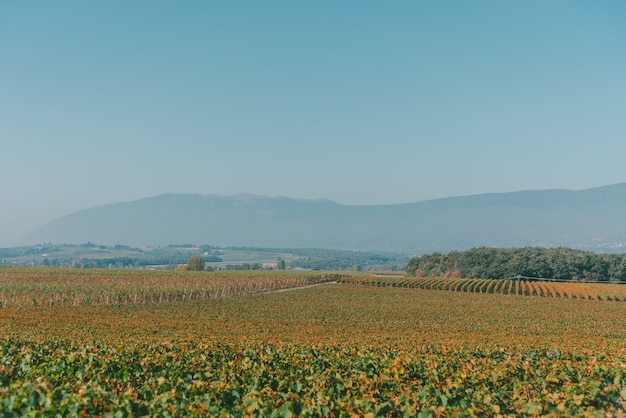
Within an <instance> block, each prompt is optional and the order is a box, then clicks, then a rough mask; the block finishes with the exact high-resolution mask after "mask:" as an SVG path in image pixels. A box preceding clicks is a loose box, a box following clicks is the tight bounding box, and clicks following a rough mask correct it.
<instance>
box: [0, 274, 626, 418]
mask: <svg viewBox="0 0 626 418" xmlns="http://www.w3.org/2000/svg"><path fill="white" fill-rule="evenodd" d="M17 270H19V269H17ZM12 271H13V270H12ZM63 272H64V271H60V273H63ZM5 273H6V271H5ZM83 273H84V272H83ZM309 273H310V272H309ZM12 274H14V273H12ZM94 274H95V273H94ZM116 274H119V276H115V277H114V278H113V279H111V277H109V278H108V282H107V280H104V279H103V278H102V277H100V276H97V275H96V276H93V277H91V278H90V277H78V276H77V277H74V279H72V277H71V276H68V275H66V274H59V277H58V278H57V279H54V280H53V279H50V278H47V279H45V278H44V277H42V276H41V272H40V270H22V276H20V277H19V280H16V277H15V276H14V275H13V276H11V274H5V276H1V277H0V283H3V282H4V285H5V289H8V290H7V291H10V289H9V285H7V283H8V281H9V276H11V277H12V279H13V281H12V282H11V283H12V284H11V286H18V284H19V285H20V286H23V287H25V288H26V290H27V291H29V292H32V291H33V289H32V288H30V287H28V285H27V284H28V283H37V282H39V283H41V282H45V281H48V284H49V288H48V289H47V290H45V289H44V290H41V288H40V290H39V291H40V292H43V291H48V292H51V293H54V292H55V290H54V288H55V287H56V286H60V285H61V283H66V284H67V283H68V282H67V280H69V283H70V284H72V285H74V286H76V285H78V284H80V283H82V284H83V285H86V283H89V282H90V281H91V284H92V287H93V288H94V289H95V290H94V291H97V292H100V293H102V292H104V293H106V291H105V290H103V289H107V288H108V286H110V285H111V283H118V282H124V283H127V285H128V286H129V287H130V288H134V289H137V291H139V290H140V289H142V286H146V287H147V288H151V287H150V286H154V283H155V282H159V281H161V282H168V283H178V282H177V281H176V280H180V281H181V282H184V281H185V280H188V281H189V282H190V283H193V286H196V287H197V286H200V285H199V284H198V283H201V282H202V280H205V285H206V286H209V283H218V282H219V283H220V285H219V286H221V287H222V289H224V288H227V287H228V286H231V287H234V286H241V281H242V280H243V281H247V282H246V283H245V284H244V285H243V286H246V285H247V286H251V287H252V288H254V286H255V285H256V286H258V288H260V287H261V286H262V284H263V283H265V285H266V286H269V285H268V283H279V282H280V280H283V281H284V282H285V283H286V282H289V280H292V282H291V283H298V285H304V284H305V280H306V277H305V276H303V275H295V276H289V275H288V274H286V275H285V276H284V277H282V278H278V277H277V276H274V277H272V276H263V275H259V276H247V277H246V276H243V275H242V274H241V273H239V274H234V275H232V276H229V275H221V276H220V275H218V274H216V273H200V274H204V277H201V276H198V275H196V274H191V273H190V272H189V273H184V274H181V275H180V277H179V278H178V279H176V278H174V277H173V276H168V275H163V273H160V274H161V275H159V274H156V273H154V274H152V273H150V274H148V273H147V272H145V273H141V274H146V276H143V275H138V273H137V272H132V274H131V272H119V273H116ZM186 274H189V275H188V276H186ZM55 280H57V281H55ZM63 280H66V282H64V281H63ZM72 280H74V281H73V282H72ZM308 280H313V281H309V282H306V284H315V283H322V284H320V285H318V286H314V287H307V288H303V289H293V290H290V291H282V292H274V291H273V290H279V286H276V287H275V288H272V289H266V290H268V291H270V292H269V293H258V292H257V293H245V294H244V293H242V294H240V295H238V296H237V295H234V294H227V293H225V294H224V295H223V296H219V297H212V298H205V299H203V298H193V297H188V298H186V299H181V298H178V299H175V300H174V299H171V300H162V301H161V302H159V301H158V300H152V301H145V302H141V303H131V302H130V301H127V302H126V303H118V304H108V305H107V304H102V303H100V304H96V303H94V304H77V305H75V306H74V305H70V306H68V305H65V306H59V305H54V304H53V306H52V307H50V306H46V305H45V304H43V305H42V304H38V305H36V306H31V305H15V306H11V305H7V307H6V308H2V309H0V336H1V337H0V415H2V416H26V415H31V416H38V415H44V416H48V415H49V416H53V415H54V414H57V413H58V414H60V415H62V416H68V415H79V416H80V415H83V416H91V415H104V416H106V415H110V416H115V415H117V416H128V415H135V416H141V415H150V416H154V415H162V416H207V415H212V416H270V415H272V414H274V415H275V416H291V415H296V416H367V415H370V416H414V415H417V414H421V415H422V416H458V415H461V416H485V415H487V416H498V415H503V416H520V415H525V416H540V415H553V416H562V415H578V416H593V415H597V416H624V411H625V409H626V321H624V314H625V313H626V305H625V304H624V303H622V302H615V301H608V300H606V301H605V300H597V299H594V300H586V299H585V300H582V299H573V298H546V297H528V296H524V295H516V294H498V293H471V292H450V291H441V290H429V289H419V288H401V287H374V286H369V285H367V286H366V285H356V284H355V283H352V284H341V283H340V284H330V283H323V282H325V281H328V280H332V278H313V279H311V278H309V279H308ZM363 280H365V278H363ZM385 280H392V279H391V278H385ZM397 280H400V279H397ZM298 281H300V282H298ZM229 283H230V284H229ZM172 285H174V284H172ZM13 289H14V290H15V293H16V294H17V293H19V292H18V290H17V289H18V288H17V287H14V288H13ZM57 293H58V290H57ZM145 293H149V292H148V291H147V290H146V292H145ZM29 295H30V294H29Z"/></svg>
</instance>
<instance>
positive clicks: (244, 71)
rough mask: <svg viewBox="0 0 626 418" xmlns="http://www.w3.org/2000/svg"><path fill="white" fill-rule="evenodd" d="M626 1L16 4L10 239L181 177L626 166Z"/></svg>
mask: <svg viewBox="0 0 626 418" xmlns="http://www.w3.org/2000/svg"><path fill="white" fill-rule="evenodd" d="M624 22H626V2H624V1H621V0H620V1H618V0H616V1H600V2H594V1H576V0H568V1H558V0H551V1H517V2H513V1H506V2H505V1H499V0H498V1H495V0H494V1H446V2H439V1H397V2H381V1H341V2H335V1H311V2H302V1H298V2H294V1H280V2H278V1H268V2H252V1H248V2H231V1H228V2H211V1H180V2H178V1H176V2H172V1H121V0H118V1H116V0H113V1H101V2H92V1H39V2H36V1H15V2H12V1H4V2H0V153H1V159H0V245H9V244H11V243H13V242H14V241H16V240H17V239H18V238H19V237H20V236H21V235H22V234H23V233H25V232H27V231H29V230H31V229H34V228H36V227H38V226H40V225H41V224H44V223H46V222H48V221H50V220H53V219H55V218H57V217H59V216H62V215H65V214H69V213H72V212H75V211H77V210H80V209H85V208H89V207H92V206H96V205H102V204H107V203H115V202H120V201H128V200H134V199H138V198H142V197H147V196H152V195H158V194H162V193H168V192H174V193H188V192H192V193H201V194H209V193H216V194H224V195H232V194H236V193H241V192H247V193H254V194H262V195H268V196H289V197H295V198H330V199H333V200H336V201H338V202H340V203H345V204H384V203H402V202H415V201H422V200H427V199H432V198H438V197H445V196H452V195H468V194H475V193H487V192H506V191H516V190H526V189H551V188H564V189H573V190H579V189H585V188H589V187H596V186H602V185H607V184H613V183H619V182H623V181H626V169H625V168H624V159H625V157H626V25H625V24H624Z"/></svg>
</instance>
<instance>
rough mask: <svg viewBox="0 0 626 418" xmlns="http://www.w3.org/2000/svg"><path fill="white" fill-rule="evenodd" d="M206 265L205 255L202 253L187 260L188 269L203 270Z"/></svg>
mask: <svg viewBox="0 0 626 418" xmlns="http://www.w3.org/2000/svg"><path fill="white" fill-rule="evenodd" d="M204 266H205V262H204V257H202V256H201V255H196V256H193V257H190V258H189V260H188V261H187V270H190V271H202V270H204Z"/></svg>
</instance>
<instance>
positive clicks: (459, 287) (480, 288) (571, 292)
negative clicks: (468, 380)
mask: <svg viewBox="0 0 626 418" xmlns="http://www.w3.org/2000/svg"><path fill="white" fill-rule="evenodd" d="M340 282H341V283H346V284H358V285H364V286H375V287H401V288H413V289H428V290H442V291H452V292H473V293H495V294H501V295H521V296H540V297H553V298H572V299H587V300H606V301H619V302H626V286H624V285H612V284H588V283H563V282H538V281H533V280H522V279H519V280H518V279H504V280H496V279H452V278H401V279H400V278H379V277H349V278H344V279H341V280H340Z"/></svg>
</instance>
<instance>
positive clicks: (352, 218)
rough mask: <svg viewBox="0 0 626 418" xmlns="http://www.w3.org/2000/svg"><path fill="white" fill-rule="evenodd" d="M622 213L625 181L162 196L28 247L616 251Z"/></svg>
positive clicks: (41, 234)
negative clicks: (428, 191) (338, 196)
mask: <svg viewBox="0 0 626 418" xmlns="http://www.w3.org/2000/svg"><path fill="white" fill-rule="evenodd" d="M624 213H626V183H621V184H616V185H612V186H605V187H599V188H593V189H587V190H582V191H569V190H540V191H521V192H511V193H492V194H481V195H472V196H461V197H450V198H443V199H435V200H429V201H424V202H418V203H408V204H398V205H372V206H348V205H342V204H339V203H336V202H334V201H330V200H297V199H290V198H285V197H277V198H270V197H263V196H255V195H248V194H242V195H235V196H228V197H226V196H216V195H206V196H204V195H198V194H165V195H160V196H155V197H149V198H145V199H141V200H137V201H132V202H125V203H116V204H111V205H105V206H99V207H95V208H92V209H87V210H82V211H79V212H76V213H74V214H71V215H68V216H65V217H62V218H59V219H57V220H56V221H53V222H51V223H49V224H47V225H44V226H43V227H41V228H38V229H36V230H34V231H33V232H31V233H29V234H28V235H26V236H25V237H24V238H23V240H22V243H23V244H33V243H41V242H58V243H61V242H62V243H84V242H88V241H91V242H98V243H103V244H107V245H114V244H118V243H123V244H128V245H135V246H141V245H167V244H172V243H198V244H212V245H221V246H257V247H274V248H287V247H291V248H329V249H346V250H367V251H390V252H401V253H407V254H419V253H424V252H431V251H450V250H463V249H468V248H471V247H477V246H497V247H513V246H546V247H554V246H564V247H572V248H582V249H589V250H617V251H619V250H620V248H621V247H620V246H621V243H626V216H624Z"/></svg>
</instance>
